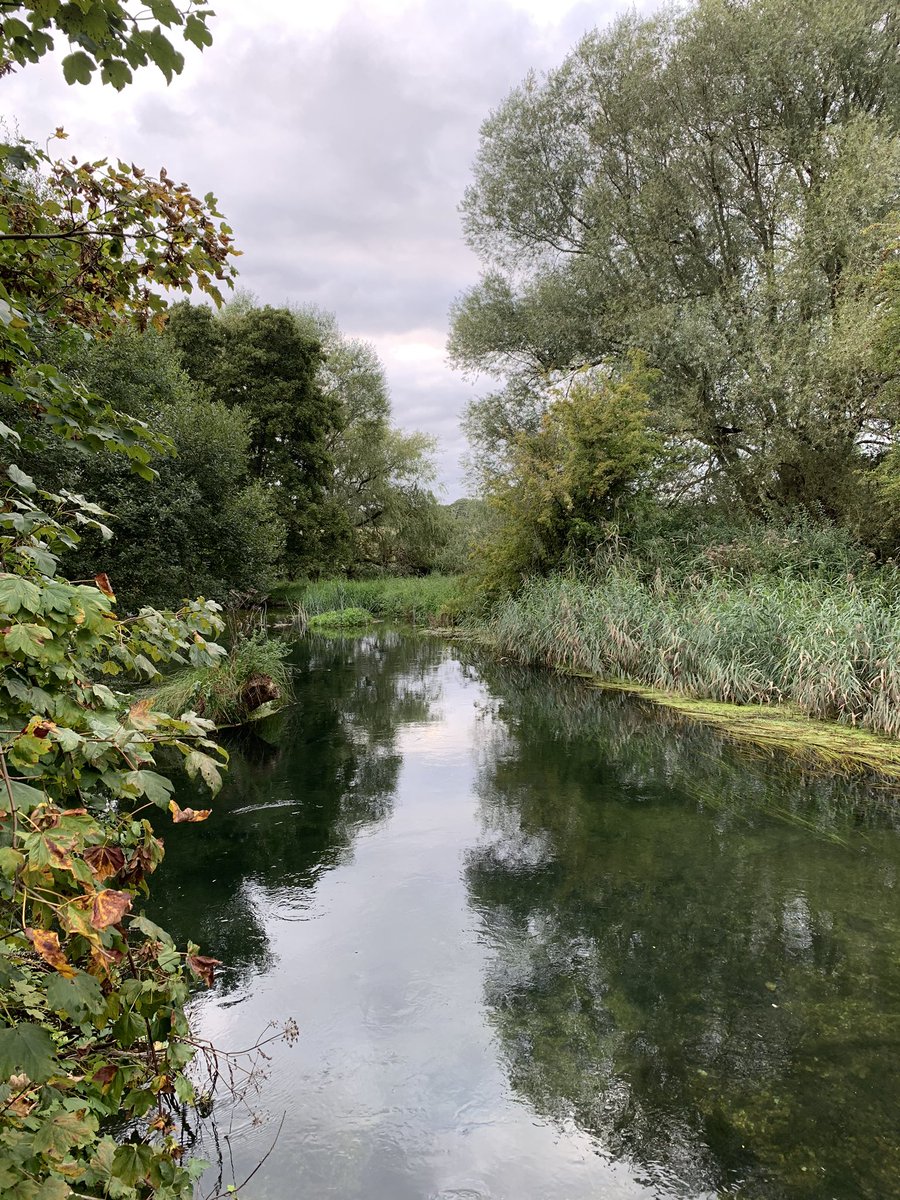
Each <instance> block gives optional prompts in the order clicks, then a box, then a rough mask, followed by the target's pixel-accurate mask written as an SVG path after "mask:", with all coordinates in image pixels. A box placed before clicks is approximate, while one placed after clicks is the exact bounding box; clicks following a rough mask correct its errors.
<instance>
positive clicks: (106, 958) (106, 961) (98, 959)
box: [88, 945, 125, 979]
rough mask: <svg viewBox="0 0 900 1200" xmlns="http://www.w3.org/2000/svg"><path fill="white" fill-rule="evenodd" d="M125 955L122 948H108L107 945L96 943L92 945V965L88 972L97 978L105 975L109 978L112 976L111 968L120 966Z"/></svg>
mask: <svg viewBox="0 0 900 1200" xmlns="http://www.w3.org/2000/svg"><path fill="white" fill-rule="evenodd" d="M124 957H125V955H124V954H123V953H122V951H121V950H107V949H106V947H105V946H99V945H94V946H92V947H91V965H90V966H89V967H88V972H89V974H91V975H94V976H96V978H97V979H100V978H101V977H102V976H103V975H105V976H106V977H107V978H108V979H109V978H111V977H112V972H111V970H110V968H111V967H116V966H118V965H119V963H120V962H121V961H122V959H123V958H124Z"/></svg>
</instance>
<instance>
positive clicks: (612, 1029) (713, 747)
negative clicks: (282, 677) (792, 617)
mask: <svg viewBox="0 0 900 1200" xmlns="http://www.w3.org/2000/svg"><path fill="white" fill-rule="evenodd" d="M296 661H297V665H298V669H299V670H298V676H297V696H298V701H299V703H298V705H297V706H296V707H295V708H293V709H292V710H291V711H290V712H289V713H287V714H285V715H284V716H283V717H282V718H280V719H279V721H278V722H273V723H270V724H269V727H268V729H267V730H266V731H265V732H266V736H267V738H268V739H269V742H268V744H267V743H265V742H263V741H257V742H254V743H249V744H248V745H247V746H246V747H245V748H244V750H243V751H242V752H236V753H235V755H234V758H233V764H232V770H231V772H230V779H229V782H228V784H227V785H226V788H225V790H224V791H223V793H222V795H221V797H220V798H219V799H218V800H217V801H216V803H215V813H214V816H213V818H212V819H211V820H210V821H209V822H208V823H207V824H206V825H204V826H199V827H193V828H192V827H177V828H172V829H171V830H168V831H167V833H166V839H167V847H168V853H167V858H166V861H165V863H164V866H163V869H162V870H161V872H160V874H159V875H158V876H157V881H156V887H155V897H156V899H157V905H158V907H157V911H156V912H155V914H154V915H155V916H157V918H158V919H161V920H162V921H163V923H164V924H166V925H168V927H169V928H170V929H171V930H172V932H173V933H174V934H175V935H176V936H177V938H178V939H179V940H186V939H187V938H188V936H192V937H193V938H194V939H195V940H197V941H200V942H201V944H202V946H203V949H204V952H205V953H209V954H213V955H214V956H215V957H217V958H220V959H222V960H224V962H225V964H226V966H225V969H224V970H223V971H222V973H221V975H220V979H219V982H218V984H217V987H216V991H215V992H214V993H207V994H204V995H202V996H201V997H199V998H198V1002H197V1005H196V1014H195V1023H196V1026H197V1028H198V1029H199V1030H200V1031H201V1032H202V1033H204V1034H205V1035H207V1036H209V1037H212V1038H213V1039H214V1040H215V1041H216V1042H218V1043H219V1044H221V1045H222V1046H223V1047H232V1048H237V1047H238V1046H243V1045H247V1044H249V1043H252V1042H253V1041H254V1040H255V1039H256V1038H257V1037H258V1036H259V1034H260V1033H261V1032H262V1031H263V1029H264V1028H265V1026H266V1025H267V1023H268V1022H269V1021H270V1020H273V1019H275V1020H284V1019H285V1018H287V1017H290V1016H293V1017H294V1018H295V1019H296V1021H297V1023H298V1025H299V1027H300V1037H299V1040H298V1041H297V1042H296V1044H294V1045H293V1046H281V1045H278V1046H275V1047H274V1048H272V1050H271V1052H272V1059H271V1062H270V1063H269V1069H268V1076H267V1078H266V1079H264V1080H263V1081H262V1083H261V1085H260V1090H259V1093H258V1094H251V1095H250V1096H249V1097H248V1102H249V1104H250V1106H251V1107H252V1108H253V1109H254V1111H255V1112H256V1114H257V1116H258V1115H259V1114H264V1115H265V1116H266V1117H267V1118H268V1120H267V1121H264V1122H263V1124H261V1125H255V1124H254V1118H253V1115H252V1114H251V1112H250V1110H249V1109H248V1107H246V1106H245V1105H237V1106H233V1105H231V1104H230V1102H229V1101H228V1100H227V1099H224V1098H223V1099H222V1100H221V1101H219V1102H218V1103H217V1106H216V1111H215V1115H214V1120H213V1121H212V1122H211V1123H209V1128H208V1129H207V1131H206V1134H205V1137H206V1146H205V1153H206V1157H210V1156H211V1150H212V1153H213V1154H214V1153H215V1144H214V1142H213V1138H212V1135H213V1134H216V1135H217V1137H218V1147H219V1149H220V1150H221V1151H222V1154H223V1156H224V1159H225V1166H226V1175H225V1181H226V1182H227V1181H228V1180H229V1179H230V1178H231V1164H230V1162H229V1155H233V1158H234V1172H235V1176H236V1178H237V1180H238V1181H240V1180H241V1179H243V1177H244V1176H245V1175H246V1174H247V1173H249V1171H250V1170H251V1169H252V1168H253V1166H254V1165H255V1164H256V1163H257V1162H258V1160H259V1159H260V1158H261V1157H262V1156H263V1154H264V1153H265V1151H266V1150H267V1149H268V1147H269V1145H270V1144H271V1141H272V1137H273V1133H274V1129H275V1127H276V1126H277V1124H278V1122H279V1121H280V1119H281V1116H282V1114H283V1113H284V1114H286V1116H285V1118H284V1125H283V1128H282V1131H281V1134H280V1136H279V1138H278V1140H277V1143H276V1145H275V1148H274V1150H273V1152H272V1154H271V1156H270V1157H269V1158H268V1159H267V1160H266V1162H265V1163H264V1165H263V1166H262V1168H261V1169H260V1170H259V1172H258V1173H257V1174H256V1175H255V1176H254V1178H253V1180H252V1183H251V1184H250V1185H249V1186H248V1188H247V1191H246V1193H244V1194H245V1195H246V1196H247V1197H250V1196H252V1197H257V1198H260V1200H294V1198H295V1197H297V1198H306V1200H323V1198H326V1197H334V1198H338V1200H362V1198H364V1197H365V1200H431V1198H437V1197H440V1198H442V1200H444V1198H446V1200H449V1198H451V1197H453V1198H456V1200H478V1198H481V1197H491V1198H492V1200H500V1198H504V1200H587V1198H591V1200H596V1198H601V1197H602V1198H603V1200H619V1198H622V1200H625V1198H628V1200H632V1198H634V1200H637V1198H639V1197H640V1198H648V1197H691V1198H700V1197H703V1198H707V1197H716V1196H735V1197H743V1198H746V1200H794V1198H797V1200H800V1198H803V1200H866V1198H872V1200H875V1198H878V1200H887V1198H889V1197H892V1196H897V1195H900V1182H898V1179H900V1170H898V1168H900V1129H898V1113H900V1073H898V1069H897V1068H898V1052H900V814H898V810H897V806H896V804H895V803H894V802H893V801H892V799H891V797H890V796H885V795H876V794H874V793H872V792H871V791H867V790H866V789H865V788H863V787H861V786H852V785H849V784H846V783H841V782H838V781H828V780H824V781H823V780H814V779H810V778H808V777H805V776H804V775H803V774H802V773H801V772H800V771H798V770H797V769H796V768H792V767H790V766H788V765H786V764H780V763H775V762H771V761H766V760H761V759H754V758H753V757H751V756H748V755H747V754H746V753H744V752H742V751H739V750H737V749H735V748H734V747H730V746H728V745H727V744H726V743H724V742H723V741H721V740H720V739H719V738H718V737H717V736H716V735H715V734H713V733H711V732H710V731H706V730H703V729H700V728H696V727H691V726H687V727H686V726H684V725H679V724H678V723H677V722H675V721H673V720H671V719H670V718H667V717H666V716H665V715H664V714H661V713H660V712H658V711H654V710H648V709H647V708H645V707H644V706H643V705H641V703H640V702H637V701H635V700H633V699H630V698H628V697H625V696H621V695H607V694H603V693H600V692H598V691H596V690H592V689H590V688H588V687H586V686H584V685H582V684H580V683H578V682H574V681H566V680H561V679H555V678H552V677H549V676H547V675H542V674H529V673H525V672H518V671H512V670H509V669H505V668H503V667H502V666H498V665H497V664H492V663H491V662H490V661H488V660H484V659H481V658H479V657H478V656H474V655H472V654H471V653H470V652H467V651H465V650H460V649H459V648H457V647H454V646H447V645H445V644H444V643H441V642H438V641H434V640H430V639H428V638H413V637H403V636H401V635H398V634H397V633H394V632H391V631H388V630H383V631H379V632H378V633H375V634H372V635H369V636H366V637H364V638H361V639H339V640H326V639H324V638H319V639H309V640H307V641H305V642H303V643H302V644H300V645H299V646H298V648H297V651H296ZM227 1134H230V1137H229V1138H228V1140H227V1141H226V1140H225V1135H227ZM207 1182H208V1184H209V1186H210V1187H211V1186H212V1183H213V1182H214V1178H211V1179H209V1180H208V1181H207Z"/></svg>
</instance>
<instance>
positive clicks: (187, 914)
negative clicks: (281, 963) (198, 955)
mask: <svg viewBox="0 0 900 1200" xmlns="http://www.w3.org/2000/svg"><path fill="white" fill-rule="evenodd" d="M432 660H433V654H432V652H431V651H430V650H429V649H428V647H427V645H426V643H424V642H417V641H416V640H415V639H410V638H403V637H401V636H400V635H399V634H398V633H396V632H394V631H392V630H389V629H384V630H379V632H377V633H373V634H371V635H369V636H367V637H364V638H358V639H356V638H353V639H351V638H345V637H331V638H328V637H317V638H314V639H306V640H304V641H300V642H298V643H297V645H296V647H295V649H294V651H293V653H292V657H291V660H290V662H291V665H292V667H293V678H294V700H295V703H294V704H293V705H292V706H291V707H290V708H288V709H286V710H285V711H284V712H282V713H281V714H279V715H278V716H277V717H275V718H272V719H271V720H269V721H267V722H266V723H265V724H264V725H263V727H262V728H260V729H259V730H255V729H251V730H250V731H249V732H247V733H245V734H244V736H243V737H242V738H241V739H240V740H239V741H236V742H234V743H232V745H231V747H230V748H231V753H232V757H231V762H230V764H229V770H228V772H227V775H226V783H225V786H224V788H223V790H222V792H221V794H220V795H219V797H217V799H216V801H215V802H214V805H215V806H214V817H213V819H212V820H210V821H208V822H207V823H206V824H205V825H204V826H202V827H196V826H187V827H179V826H170V825H168V823H166V824H165V825H164V826H162V835H163V837H164V839H165V843H166V858H165V861H164V864H163V868H162V870H161V871H160V873H159V875H158V876H157V885H156V888H155V891H154V903H155V904H156V905H157V906H158V907H157V908H156V909H155V915H158V916H159V918H160V919H161V920H163V921H164V923H165V925H166V927H167V928H168V929H169V930H170V932H171V933H172V935H173V936H174V937H175V939H176V941H179V942H182V943H183V942H186V941H187V940H188V939H189V938H190V939H193V940H194V941H196V942H199V943H200V944H201V945H202V946H203V949H204V953H209V954H211V955H213V957H215V958H219V959H221V960H222V962H223V964H224V967H223V971H222V973H221V975H222V986H223V987H224V988H225V989H231V988H233V987H235V986H236V985H237V984H238V983H239V982H241V981H244V980H246V979H247V977H248V975H249V974H250V973H261V972H265V971H266V970H268V969H270V968H271V967H272V961H271V951H270V948H269V939H268V937H267V934H266V929H265V924H266V918H267V912H268V910H274V911H275V912H276V913H277V916H278V919H280V920H291V919H302V917H303V913H304V909H305V907H306V906H307V904H308V901H309V897H310V895H311V894H312V889H313V888H314V886H315V884H316V882H317V880H318V879H319V877H320V876H321V874H322V873H323V872H325V871H329V870H332V869H333V868H334V867H335V866H336V865H337V864H339V863H340V862H342V861H344V859H345V857H346V855H347V852H348V850H349V848H350V847H351V846H352V842H353V838H354V836H355V834H356V833H357V832H358V831H359V830H360V829H361V828H363V827H365V826H368V825H371V824H373V823H376V822H378V821H381V820H383V819H384V818H385V816H386V815H387V814H388V813H389V812H390V808H391V802H392V797H393V793H394V789H395V786H396V782H397V773H398V770H399V767H400V762H401V756H400V754H399V753H398V751H397V747H396V739H397V733H398V730H399V729H401V728H402V727H403V726H404V725H408V724H411V723H421V722H426V721H428V720H429V719H430V711H431V707H432V704H433V702H434V699H435V694H434V691H435V684H434V681H433V678H432V675H433V672H431V671H430V667H431V666H432V665H433V663H432ZM189 800H190V797H189V798H188V799H185V800H184V803H188V802H189ZM194 802H195V803H196V801H194ZM169 880H171V881H172V882H173V884H175V885H176V887H177V894H176V895H175V896H167V895H166V894H165V892H166V890H167V883H168V881H169Z"/></svg>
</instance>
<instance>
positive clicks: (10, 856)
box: [0, 846, 25, 879]
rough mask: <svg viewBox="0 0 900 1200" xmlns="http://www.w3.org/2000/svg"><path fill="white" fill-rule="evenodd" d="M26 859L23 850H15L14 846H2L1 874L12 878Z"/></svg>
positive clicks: (0, 847) (0, 851) (0, 854)
mask: <svg viewBox="0 0 900 1200" xmlns="http://www.w3.org/2000/svg"><path fill="white" fill-rule="evenodd" d="M24 861H25V856H24V854H22V853H21V851H19V850H14V849H13V848H12V846H0V875H3V876H4V878H6V879H12V878H13V877H14V876H15V873H16V871H18V869H19V867H21V865H22V864H23V863H24Z"/></svg>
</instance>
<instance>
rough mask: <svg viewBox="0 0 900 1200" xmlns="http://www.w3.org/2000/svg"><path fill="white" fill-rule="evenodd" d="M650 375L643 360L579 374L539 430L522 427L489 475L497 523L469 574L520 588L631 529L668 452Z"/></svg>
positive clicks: (496, 585) (494, 586) (487, 583)
mask: <svg viewBox="0 0 900 1200" xmlns="http://www.w3.org/2000/svg"><path fill="white" fill-rule="evenodd" d="M650 383H651V380H650V378H649V377H648V374H647V372H646V370H645V368H644V366H643V363H642V362H641V361H640V360H637V361H634V362H633V363H631V364H630V365H629V366H628V367H627V368H626V369H625V370H623V371H620V372H612V371H604V372H603V373H602V374H601V373H598V372H591V373H582V374H581V375H579V376H578V377H577V378H576V379H575V381H574V382H573V384H572V386H571V387H570V388H569V389H568V391H566V392H557V393H555V394H554V395H553V396H552V398H551V400H550V402H549V404H548V407H547V410H546V412H545V413H544V415H543V418H542V419H541V422H540V424H539V426H538V427H537V429H536V430H535V431H534V432H528V433H526V432H522V433H520V434H519V435H518V436H517V437H516V438H515V440H514V442H513V443H512V445H511V447H510V456H509V462H508V464H507V466H506V469H505V471H503V472H502V473H501V472H499V471H498V472H497V473H496V474H495V475H494V476H493V477H492V478H491V480H490V481H489V488H490V490H489V492H488V498H489V502H490V504H491V505H492V506H493V508H494V509H495V512H496V514H497V520H496V522H495V524H494V528H493V530H492V531H491V532H490V533H489V535H488V537H487V538H486V539H485V541H484V542H483V543H482V545H481V546H480V547H479V548H478V549H477V550H476V552H475V559H474V565H473V570H474V573H475V575H476V578H477V579H478V580H479V582H480V584H481V586H482V587H483V588H484V590H485V591H486V592H488V593H489V594H492V593H496V592H498V591H503V590H505V589H508V588H511V587H514V586H515V585H516V584H517V583H518V581H519V580H520V579H521V578H522V577H523V576H525V575H528V574H531V573H533V572H540V573H544V572H546V571H548V570H552V569H553V568H554V567H556V566H559V564H560V563H561V562H563V561H564V560H566V559H567V558H569V557H571V556H573V555H574V556H579V555H583V554H585V553H589V552H591V551H593V550H594V549H595V548H596V547H597V546H598V545H599V544H601V543H603V542H604V541H606V540H607V539H608V538H609V537H610V535H611V533H618V531H619V530H620V528H623V527H627V525H628V522H629V519H631V518H633V516H634V511H635V507H636V505H637V503H638V501H639V499H640V497H641V496H642V494H644V493H646V492H647V491H649V490H650V489H651V488H652V486H653V484H654V482H655V481H656V480H657V479H658V478H659V477H660V474H661V465H662V462H663V460H664V457H665V453H664V446H663V443H662V440H661V438H660V437H659V436H658V434H656V433H655V432H654V431H653V430H652V429H651V427H650V423H649V392H648V388H649V386H650Z"/></svg>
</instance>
